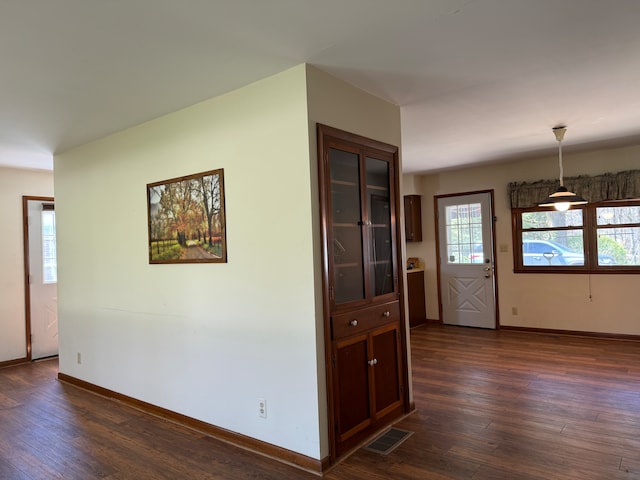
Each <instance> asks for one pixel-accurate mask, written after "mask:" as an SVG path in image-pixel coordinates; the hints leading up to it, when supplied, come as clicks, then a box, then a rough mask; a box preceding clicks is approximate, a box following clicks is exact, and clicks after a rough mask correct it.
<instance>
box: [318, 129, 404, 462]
mask: <svg viewBox="0 0 640 480" xmlns="http://www.w3.org/2000/svg"><path fill="white" fill-rule="evenodd" d="M397 152H398V150H397V148H396V147H394V146H391V145H387V144H384V143H380V142H376V141H374V140H370V139H367V138H363V137H360V136H357V135H353V134H349V133H347V132H343V131H340V130H337V129H334V128H331V127H327V126H324V125H318V163H319V182H320V185H319V186H320V207H321V220H322V241H323V263H324V265H323V289H324V298H323V305H324V310H325V339H327V345H326V349H327V360H328V362H327V363H328V365H327V381H328V392H329V397H328V401H329V417H330V419H329V420H330V424H329V425H330V428H329V429H330V435H331V440H332V444H331V447H332V450H331V455H332V459H333V460H335V458H336V457H338V456H340V455H341V454H343V453H345V452H347V451H348V450H349V449H351V448H353V447H355V446H357V445H358V444H359V443H360V442H362V441H363V440H366V439H367V438H368V437H369V436H371V435H373V434H375V433H376V432H377V430H379V429H380V428H381V427H383V426H384V425H386V424H388V423H389V422H390V421H392V420H393V419H395V418H398V417H399V416H400V415H402V413H403V412H404V411H407V410H408V398H407V396H406V394H405V387H404V385H405V382H406V378H407V373H406V372H407V370H406V342H405V341H404V338H405V336H404V335H403V332H404V322H402V321H401V319H402V307H401V305H403V302H402V301H401V299H402V295H401V291H402V289H401V283H400V282H401V278H400V275H399V271H398V266H399V265H401V261H400V257H399V255H400V254H399V249H398V244H399V241H400V236H399V235H398V230H397V225H396V218H397V217H396V214H397V212H399V209H398V208H397V205H398V196H397V192H398V187H397V186H398V179H397V165H398V159H397Z"/></svg>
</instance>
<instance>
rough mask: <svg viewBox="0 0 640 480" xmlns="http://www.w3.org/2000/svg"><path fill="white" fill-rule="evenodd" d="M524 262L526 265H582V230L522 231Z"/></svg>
mask: <svg viewBox="0 0 640 480" xmlns="http://www.w3.org/2000/svg"><path fill="white" fill-rule="evenodd" d="M522 264H523V265H525V266H538V267H549V266H582V265H584V241H583V235H582V230H559V231H545V232H523V233H522Z"/></svg>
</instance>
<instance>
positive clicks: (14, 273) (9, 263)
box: [0, 167, 53, 362]
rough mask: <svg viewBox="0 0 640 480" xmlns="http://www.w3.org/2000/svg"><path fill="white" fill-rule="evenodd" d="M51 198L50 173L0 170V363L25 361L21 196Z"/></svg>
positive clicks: (51, 184)
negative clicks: (0, 234) (20, 359)
mask: <svg viewBox="0 0 640 480" xmlns="http://www.w3.org/2000/svg"><path fill="white" fill-rule="evenodd" d="M23 195H28V196H38V197H52V196H53V173H52V172H47V171H41V170H21V169H14V168H5V167H0V225H2V242H0V245H2V248H0V265H1V266H2V267H1V268H0V362H3V361H7V360H16V359H19V358H25V357H26V355H27V347H26V345H27V340H26V336H25V335H26V333H25V303H24V293H25V292H24V266H23V265H24V264H23V262H24V253H23V249H24V247H23V231H22V196H23Z"/></svg>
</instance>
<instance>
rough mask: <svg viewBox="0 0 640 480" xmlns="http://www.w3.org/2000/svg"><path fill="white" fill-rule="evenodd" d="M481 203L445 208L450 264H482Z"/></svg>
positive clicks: (448, 259)
mask: <svg viewBox="0 0 640 480" xmlns="http://www.w3.org/2000/svg"><path fill="white" fill-rule="evenodd" d="M480 207H481V205H480V203H470V204H462V205H451V206H447V207H446V208H445V212H446V213H445V214H446V227H447V261H448V263H482V262H483V261H484V254H483V251H482V211H481V208H480Z"/></svg>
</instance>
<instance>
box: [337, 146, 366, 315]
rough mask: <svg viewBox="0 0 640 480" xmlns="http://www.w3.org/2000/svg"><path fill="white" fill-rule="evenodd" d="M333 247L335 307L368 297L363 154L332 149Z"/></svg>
mask: <svg viewBox="0 0 640 480" xmlns="http://www.w3.org/2000/svg"><path fill="white" fill-rule="evenodd" d="M329 164H330V166H329V169H330V172H331V177H330V178H331V216H332V235H333V240H332V241H333V244H332V246H331V250H332V253H333V255H331V258H332V261H333V288H334V292H333V293H334V301H335V303H336V304H340V303H346V302H352V301H355V300H361V299H363V298H365V283H364V270H363V261H362V260H363V249H362V245H363V242H362V214H361V211H362V207H361V200H360V198H361V194H360V155H358V154H356V153H352V152H347V151H343V150H338V149H335V148H331V149H329Z"/></svg>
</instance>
